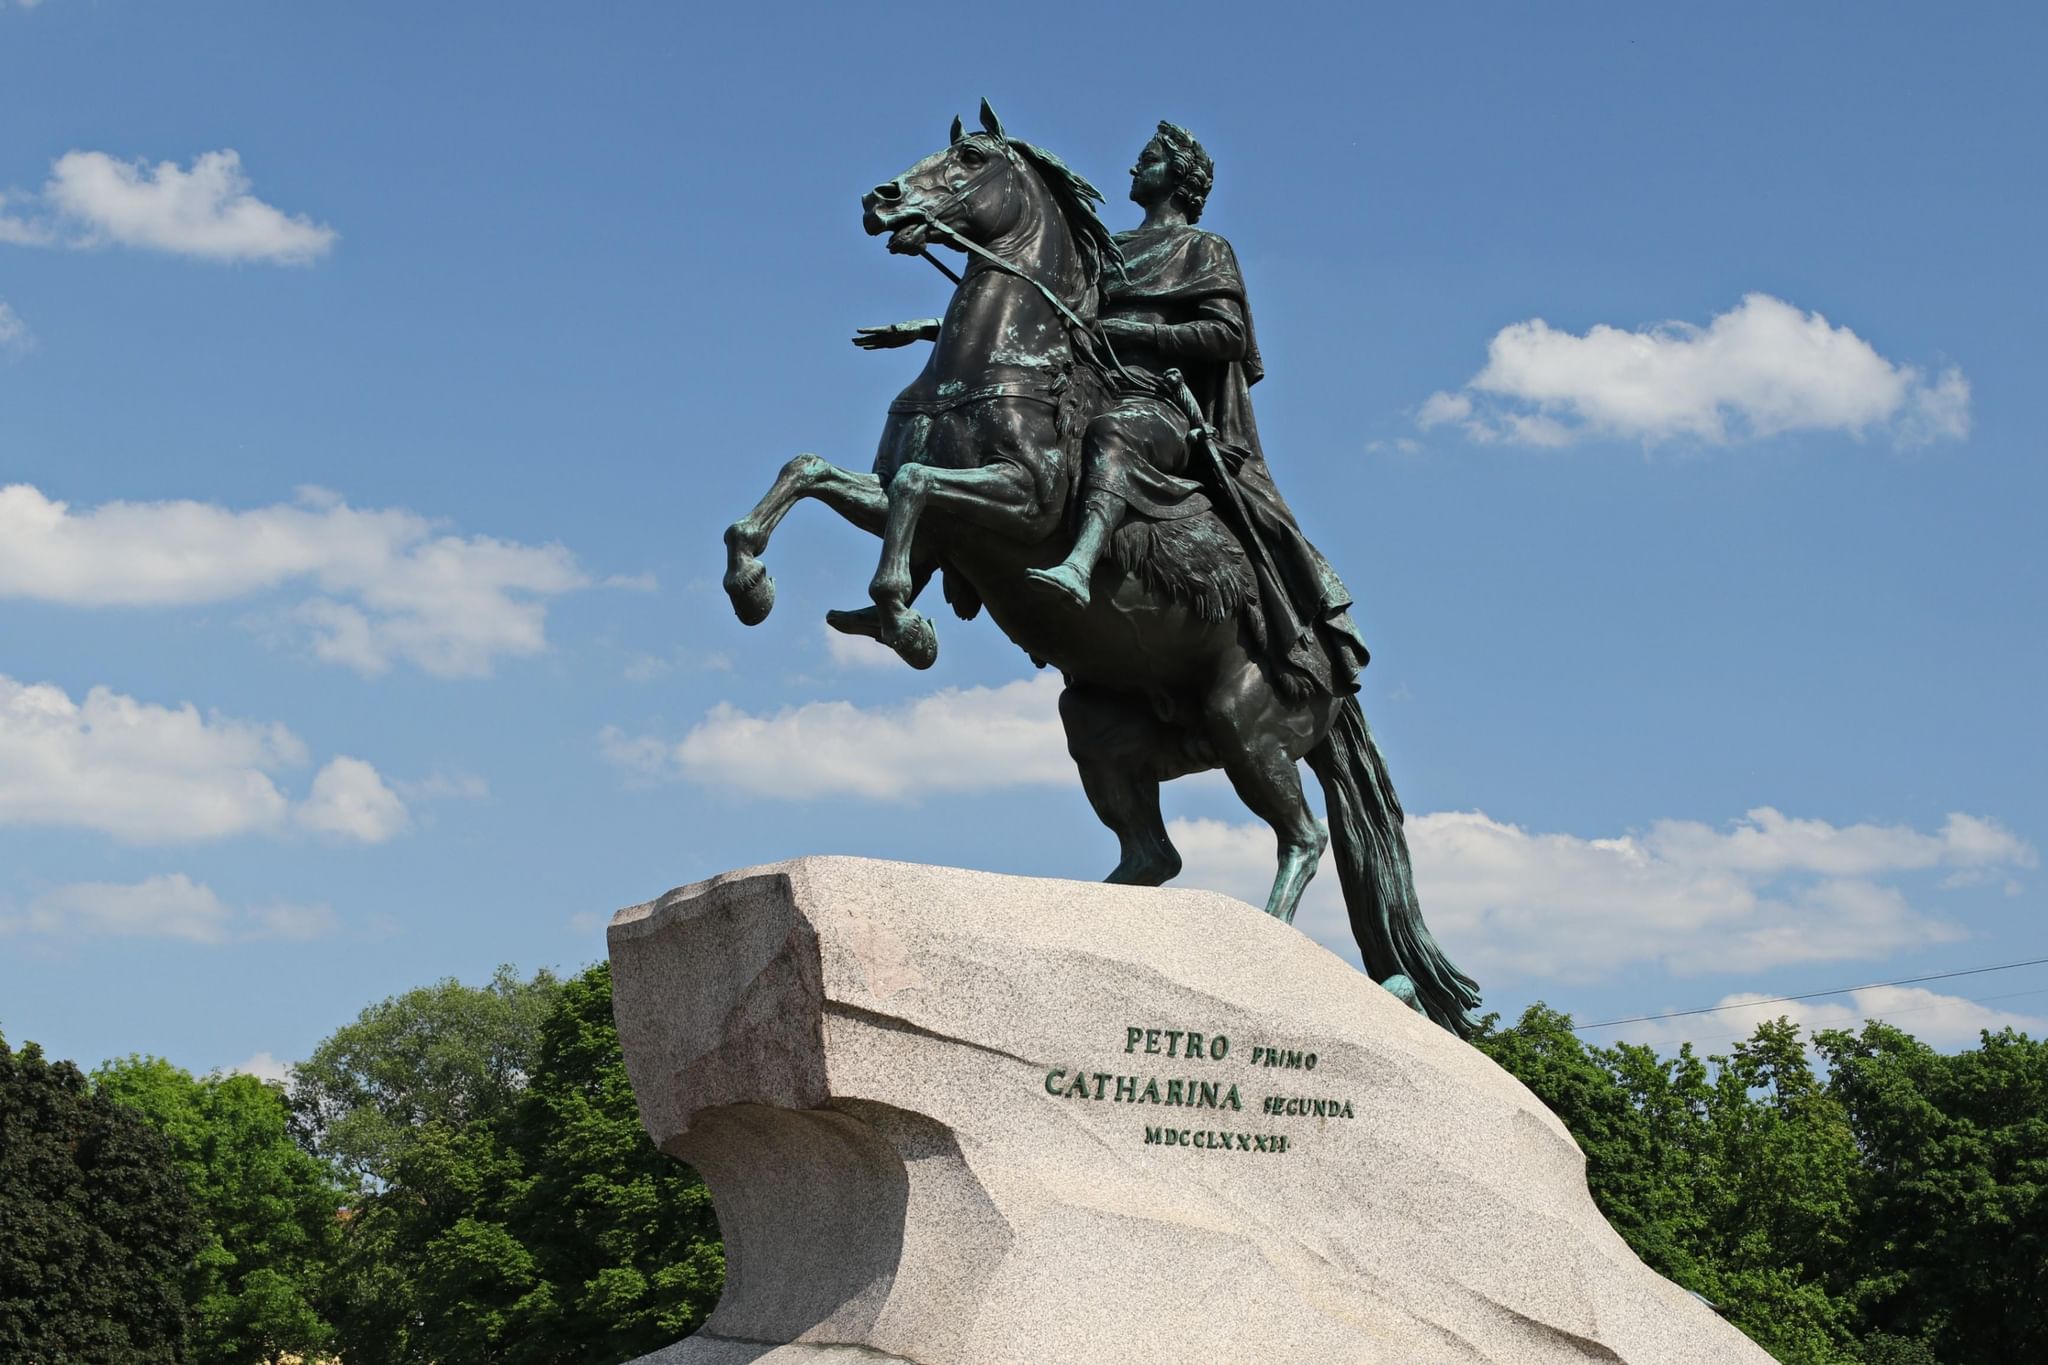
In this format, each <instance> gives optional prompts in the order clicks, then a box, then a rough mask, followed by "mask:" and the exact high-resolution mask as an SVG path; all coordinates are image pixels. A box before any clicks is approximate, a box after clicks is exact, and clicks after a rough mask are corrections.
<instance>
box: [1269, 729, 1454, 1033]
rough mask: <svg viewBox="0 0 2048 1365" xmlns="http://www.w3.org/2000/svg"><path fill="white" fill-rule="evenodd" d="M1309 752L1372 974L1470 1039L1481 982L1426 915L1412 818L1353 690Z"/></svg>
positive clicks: (1361, 948) (1346, 901) (1355, 932)
mask: <svg viewBox="0 0 2048 1365" xmlns="http://www.w3.org/2000/svg"><path fill="white" fill-rule="evenodd" d="M1307 757H1308V765H1309V767H1310V768H1312V769H1313V770H1314V771H1315V775H1316V777H1317V778H1318V779H1320V780H1321V782H1322V785H1323V799H1324V801H1325V802H1326V803H1327V805H1328V807H1329V816H1330V836H1331V843H1332V844H1333V845H1335V849H1336V862H1337V877H1338V880H1339V881H1340V882H1342V883H1343V887H1344V907H1345V909H1347V910H1348V911H1350V913H1351V933H1352V936H1353V937H1355V938H1356V939H1357V940H1358V949H1359V952H1360V953H1361V954H1362V955H1363V957H1364V959H1365V970H1366V972H1367V974H1368V975H1370V976H1371V977H1372V979H1373V980H1375V981H1377V982H1379V983H1380V984H1381V985H1383V986H1385V987H1386V988H1387V989H1388V990H1390V991H1392V992H1393V993H1394V994H1395V995H1397V996H1399V997H1400V998H1401V999H1403V1000H1406V1001H1407V1002H1408V1003H1409V1004H1410V1005H1411V1006H1413V1007H1414V1008H1415V1009H1417V1010H1419V1011H1421V1012H1422V1013H1423V1014H1425V1015H1427V1016H1429V1018H1431V1019H1432V1020H1434V1021H1435V1022H1437V1023H1438V1024H1441V1025H1443V1027H1445V1028H1447V1029H1449V1030H1450V1031H1451V1032H1452V1033H1455V1034H1457V1035H1458V1036H1459V1037H1460V1038H1467V1037H1470V1036H1471V1035H1472V1032H1473V1030H1475V1029H1476V1028H1478V1026H1479V1021H1478V1019H1477V1018H1476V1017H1475V1016H1474V1014H1473V1009H1474V1007H1476V1006H1477V1005H1478V1004H1479V986H1478V983H1477V982H1475V981H1473V980H1472V978H1471V977H1469V976H1466V975H1465V974H1464V973H1463V972H1461V971H1459V970H1458V969H1457V967H1456V966H1454V965H1453V964H1452V962H1451V960H1450V958H1448V957H1446V956H1445V955H1444V951H1443V949H1441V948H1439V947H1438V946H1437V942H1436V939H1435V938H1434V937H1433V936H1432V935H1431V934H1430V932H1429V926H1428V925H1426V924H1424V923H1423V922H1422V906H1421V904H1420V902H1419V901H1418V900H1417V899H1416V896H1415V877H1414V873H1413V872H1412V871H1411V869H1410V867H1409V863H1408V839H1407V836H1406V835H1405V834H1403V833H1402V829H1401V826H1402V822H1403V820H1404V819H1405V818H1406V817H1405V816H1403V814H1402V812H1401V801H1400V798H1399V797H1397V796H1395V795H1394V784H1393V783H1392V782H1390V781H1389V780H1388V779H1387V764H1386V760H1385V759H1383V758H1382V757H1380V751H1379V746H1378V745H1376V744H1374V743H1373V739H1372V731H1371V730H1370V729H1368V728H1367V727H1366V724H1365V712H1364V711H1363V710H1361V709H1360V707H1359V705H1358V698H1356V697H1347V698H1345V699H1344V702H1343V704H1342V706H1341V707H1340V708H1339V709H1338V712H1337V717H1336V720H1335V721H1334V722H1333V723H1332V724H1331V726H1330V732H1329V734H1327V735H1326V736H1324V738H1323V742H1322V743H1320V744H1318V745H1317V746H1316V747H1315V748H1314V749H1311V750H1310V751H1309V753H1308V755H1307Z"/></svg>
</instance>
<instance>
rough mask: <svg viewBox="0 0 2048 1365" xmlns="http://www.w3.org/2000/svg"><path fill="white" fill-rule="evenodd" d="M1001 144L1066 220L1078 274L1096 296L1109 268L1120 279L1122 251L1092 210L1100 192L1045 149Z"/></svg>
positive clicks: (1012, 140)
mask: <svg viewBox="0 0 2048 1365" xmlns="http://www.w3.org/2000/svg"><path fill="white" fill-rule="evenodd" d="M1003 141H1004V142H1006V143H1008V144H1009V146H1010V148H1011V150H1012V151H1014V152H1016V153H1017V155H1018V156H1021V157H1023V158H1024V163H1025V164H1026V165H1028V166H1030V167H1031V168H1032V169H1033V170H1035V171H1037V172H1038V177H1039V179H1041V180H1043V181H1044V182H1045V187H1046V189H1047V190H1049V191H1050V192H1051V193H1052V199H1053V202H1054V203H1055V204H1057V205H1059V210H1060V216H1061V217H1063V218H1065V219H1066V220H1067V231H1068V233H1069V234H1071V235H1072V237H1073V239H1074V245H1075V247H1076V248H1077V249H1078V250H1079V251H1080V253H1081V273H1082V275H1083V277H1084V278H1085V279H1086V280H1087V281H1088V284H1089V287H1090V288H1091V289H1092V290H1094V291H1095V292H1096V293H1097V295H1098V296H1099V295H1100V292H1101V288H1102V279H1103V275H1104V274H1105V273H1106V272H1107V271H1109V270H1110V269H1112V268H1114V269H1115V270H1116V272H1117V273H1118V274H1119V275H1121V274H1122V273H1123V269H1124V253H1123V248H1121V247H1119V246H1118V245H1117V244H1116V238H1114V237H1113V236H1111V235H1110V231H1109V228H1108V227H1107V226H1106V225H1105V224H1104V223H1103V221H1102V219H1101V217H1100V216H1099V215H1098V214H1097V213H1096V212H1095V206H1096V205H1097V204H1100V203H1101V202H1102V191H1101V190H1098V189H1096V188H1095V186H1093V185H1091V184H1090V183H1088V179H1087V177H1085V176H1083V175H1082V174H1081V173H1080V172H1079V171H1076V170H1074V169H1073V168H1072V167H1070V166H1068V165H1067V163H1066V162H1064V161H1062V160H1060V159H1059V158H1058V157H1057V156H1054V155H1053V154H1052V153H1051V152H1048V151H1047V150H1046V149H1045V148H1043V147H1040V146H1037V145H1035V144H1033V143H1029V142H1026V141H1024V140H1023V139H1022V138H1015V137H1005V138H1004V139H1003Z"/></svg>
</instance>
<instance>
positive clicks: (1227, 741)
mask: <svg viewBox="0 0 2048 1365" xmlns="http://www.w3.org/2000/svg"><path fill="white" fill-rule="evenodd" d="M1333 704H1334V703H1333V702H1332V700H1331V699H1330V698H1327V697H1326V698H1320V699H1317V700H1315V701H1311V702H1306V703H1298V702H1289V701H1287V700H1285V699H1284V698H1282V697H1281V696H1279V695H1278V694H1277V693H1276V692H1275V691H1274V690H1273V688H1272V686H1271V684H1269V683H1268V682H1267V681H1266V677H1265V674H1264V672H1263V671H1262V670H1261V669H1260V668H1259V667H1258V665H1256V664H1254V663H1253V662H1252V661H1251V660H1250V659H1248V658H1243V657H1242V655H1240V656H1239V658H1238V659H1236V660H1233V661H1232V662H1230V663H1228V664H1226V665H1225V666H1224V668H1223V669H1222V670H1221V671H1220V673H1219V675H1218V678H1217V681H1216V684H1215V685H1214V687H1212V689H1211V690H1210V693H1209V695H1208V696H1207V697H1205V698H1204V699H1203V703H1202V716H1203V721H1204V729H1205V732H1206V733H1207V735H1208V738H1209V742H1210V744H1211V745H1212V746H1214V748H1215V750H1216V758H1217V760H1218V762H1219V763H1220V764H1221V765H1222V767H1223V771H1224V774H1225V775H1226V776H1227V777H1229V778H1230V785H1231V786H1232V788H1234V789H1235V790H1236V792H1237V795H1238V799H1239V800H1241V801H1243V802H1244V803H1245V805H1246V806H1247V807H1249V808H1250V809H1251V812H1252V814H1254V815H1256V816H1258V817H1259V818H1260V819H1261V820H1264V821H1265V822H1266V823H1267V824H1269V825H1271V826H1272V827H1273V834H1274V836H1275V838H1276V839H1277V840H1278V843H1279V854H1280V861H1279V867H1278V868H1277V870H1276V871H1275V872H1274V874H1273V890H1272V892H1271V894H1269V895H1268V896H1267V898H1266V913H1267V914H1269V915H1272V916H1273V917H1275V918H1276V919H1279V920H1280V921H1282V922H1283V923H1287V924H1292V923H1293V922H1294V912H1295V909H1296V908H1297V907H1298V906H1299V905H1300V904H1301V893H1302V892H1303V891H1305V890H1306V889H1307V888H1308V883H1309V878H1311V877H1313V876H1315V874H1316V865H1317V864H1318V863H1320V862H1321V861H1322V859H1323V850H1324V849H1325V848H1327V847H1328V846H1329V842H1330V836H1329V835H1328V833H1326V832H1325V831H1324V829H1323V824H1322V821H1320V820H1318V819H1316V817H1315V812H1314V811H1312V810H1310V809H1309V805H1308V799H1307V798H1306V797H1305V796H1304V795H1303V794H1302V790H1301V770H1300V768H1299V767H1297V766H1296V764H1297V761H1298V760H1299V759H1300V757H1301V756H1302V755H1303V754H1305V753H1306V752H1308V750H1309V748H1310V747H1311V746H1312V745H1314V743H1315V742H1316V740H1318V739H1319V738H1320V737H1321V734H1322V730H1323V729H1324V728H1325V727H1326V726H1327V724H1328V717H1327V715H1326V714H1325V713H1326V712H1327V711H1328V710H1329V709H1330V706H1331V705H1333Z"/></svg>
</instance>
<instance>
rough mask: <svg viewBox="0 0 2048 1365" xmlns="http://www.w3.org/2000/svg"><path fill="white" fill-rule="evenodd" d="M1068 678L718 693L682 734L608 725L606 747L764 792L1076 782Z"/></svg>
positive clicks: (722, 784) (667, 769)
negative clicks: (1062, 710) (783, 699)
mask: <svg viewBox="0 0 2048 1365" xmlns="http://www.w3.org/2000/svg"><path fill="white" fill-rule="evenodd" d="M1060 688H1061V684H1060V680H1059V678H1058V677H1057V676H1056V675H1053V674H1050V673H1046V674H1040V675H1039V676H1037V677H1035V678H1028V679H1024V680H1021V681H1018V682H1013V683H1008V684H1006V685H1004V686H1002V687H994V688H990V687H968V688H947V689H946V690H944V691H942V692H936V693H933V694H931V695H929V696H924V697H919V698H916V699H914V700H912V701H908V702H902V703H899V704H896V705H892V706H885V707H877V708H873V709H864V708H862V707H858V706H855V705H854V704H853V703H852V702H845V701H820V702H809V703H806V704H805V705H802V706H793V707H785V708H784V709H782V710H780V711H777V712H775V713H774V714H773V715H753V714H751V713H749V712H746V711H742V710H740V709H739V708H738V707H735V706H732V705H730V704H729V703H724V702H721V703H720V704H719V705H717V706H716V707H714V708H712V710H711V712H710V714H709V715H707V716H705V718H704V719H703V720H702V721H701V722H699V723H698V724H697V725H696V726H695V727H694V728H692V729H691V731H690V732H689V734H687V735H685V736H684V737H683V739H682V742H681V743H675V744H672V743H669V742H668V741H666V740H662V739H658V738H655V737H652V736H644V735H643V736H632V735H627V734H625V733H624V732H622V731H620V730H618V729H616V728H607V729H606V730H605V731H604V732H603V733H602V734H601V735H600V736H599V739H598V743H599V751H600V752H601V753H602V754H603V755H604V757H605V758H606V759H607V760H609V761H610V762H612V763H614V764H616V765H618V766H619V767H621V768H624V769H626V770H628V771H630V772H634V773H638V774H641V775H643V776H648V777H682V778H687V779H689V780H691V781H695V782H701V783H704V784H707V785H710V786H714V787H719V788H723V789H727V790H732V791H741V792H747V793H751V794H753V795H757V796H781V797H792V798H797V799H803V798H809V797H820V796H848V795H851V796H864V797H870V798H877V799H883V800H912V799H915V798H917V797H920V796H925V795H929V794H932V793H936V792H949V791H981V790H987V789H991V788H996V787H1006V786H1016V785H1020V784H1038V783H1071V782H1073V781H1075V780H1076V779H1075V777H1074V765H1073V761H1072V760H1071V759H1069V758H1068V757H1067V748H1066V736H1065V731H1063V730H1062V729H1061V727H1060V720H1059V695H1060Z"/></svg>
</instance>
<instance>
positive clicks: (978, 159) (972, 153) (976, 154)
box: [960, 146, 988, 166]
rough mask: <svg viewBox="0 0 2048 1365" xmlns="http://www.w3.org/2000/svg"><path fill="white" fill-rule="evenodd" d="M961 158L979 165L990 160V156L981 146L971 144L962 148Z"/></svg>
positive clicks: (969, 163) (973, 164)
mask: <svg viewBox="0 0 2048 1365" xmlns="http://www.w3.org/2000/svg"><path fill="white" fill-rule="evenodd" d="M960 159H961V161H963V162H965V163H966V164H967V165H969V166H979V165H980V164H981V163H982V162H984V161H986V160H988V156H987V155H986V154H985V153H984V152H983V151H982V150H981V148H979V147H971V146H970V147H962V148H961V149H960Z"/></svg>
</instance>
